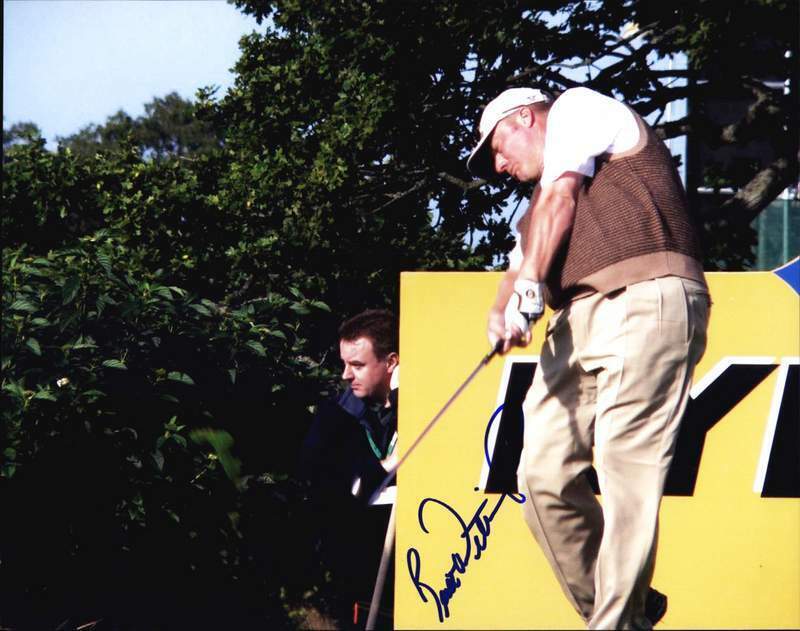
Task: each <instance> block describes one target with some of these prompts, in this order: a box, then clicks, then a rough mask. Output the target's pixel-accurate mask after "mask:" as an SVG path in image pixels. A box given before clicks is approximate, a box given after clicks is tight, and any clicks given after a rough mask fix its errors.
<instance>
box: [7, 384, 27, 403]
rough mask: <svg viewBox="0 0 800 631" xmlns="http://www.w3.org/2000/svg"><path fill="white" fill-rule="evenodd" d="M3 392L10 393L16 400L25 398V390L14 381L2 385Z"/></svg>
mask: <svg viewBox="0 0 800 631" xmlns="http://www.w3.org/2000/svg"><path fill="white" fill-rule="evenodd" d="M3 390H5V391H6V392H10V393H11V394H13V395H15V396H16V397H17V398H18V399H24V398H25V389H24V388H23V387H22V386H21V385H19V384H18V383H16V382H14V381H9V382H8V383H6V384H4V385H3Z"/></svg>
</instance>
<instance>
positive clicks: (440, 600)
mask: <svg viewBox="0 0 800 631" xmlns="http://www.w3.org/2000/svg"><path fill="white" fill-rule="evenodd" d="M502 409H503V406H502V405H500V407H498V408H497V409H496V410H495V411H494V413H493V414H492V418H490V419H489V424H488V425H487V426H486V433H485V434H484V441H483V448H484V453H485V456H486V462H487V463H488V464H489V466H491V464H492V460H491V457H490V456H489V431H490V429H491V427H492V423H493V422H494V420H495V418H496V417H497V415H498V414H499V413H500V412H501V411H502ZM476 490H477V489H476ZM506 497H509V498H511V500H512V501H514V502H516V503H517V504H524V503H525V496H524V495H523V494H522V493H503V494H502V495H501V496H500V499H498V500H497V502H496V503H495V505H494V507H493V508H492V509H491V512H490V513H489V514H488V515H487V514H484V508H486V504H487V503H488V501H489V500H488V499H485V500H483V501H482V502H481V503H480V504H479V505H478V508H477V509H476V510H475V512H474V513H473V515H472V518H471V519H470V520H469V522H466V521H464V519H463V518H462V517H461V515H459V514H458V511H456V510H455V509H454V508H453V507H452V506H450V505H449V504H447V503H445V502H443V501H442V500H438V499H436V498H433V497H426V498H425V499H424V500H422V501H421V502H420V504H419V510H418V512H417V519H418V520H419V525H420V527H421V528H422V531H423V532H424V533H426V534H429V532H430V531H429V530H428V528H427V527H426V526H425V517H424V514H425V508H426V507H428V506H429V505H433V506H438V507H440V508H441V509H442V510H444V511H446V512H447V513H449V514H450V515H452V517H453V519H455V520H456V522H458V525H459V526H460V528H461V533H460V535H459V536H460V537H461V538H462V539H463V540H464V549H463V552H462V551H459V552H453V553H452V554H451V555H450V558H451V559H452V565H451V566H450V569H449V570H448V571H447V572H445V573H444V587H443V588H442V589H438V590H437V589H435V588H434V587H431V586H430V585H429V584H428V583H425V582H423V581H422V579H421V578H420V576H421V571H422V568H421V565H422V560H421V559H420V556H419V552H418V551H417V549H416V548H409V549H408V553H407V554H406V564H407V565H408V573H409V576H410V577H411V582H412V583H413V584H414V587H415V588H416V590H417V593H418V594H419V597H420V598H421V599H422V602H424V603H427V602H428V597H430V598H431V599H433V602H434V603H435V604H436V613H437V615H438V617H439V622H444V619H445V618H449V617H450V601H451V600H452V599H453V596H454V595H455V593H456V590H457V589H458V588H459V587H461V579H460V578H458V577H457V576H456V575H457V574H460V575H462V576H463V575H464V574H466V573H467V567H468V565H469V562H470V561H472V560H474V561H477V560H478V559H480V558H481V554H482V553H483V551H484V550H486V546H487V544H488V541H489V535H490V534H491V532H492V526H491V524H492V520H493V519H494V518H495V515H497V511H498V510H500V506H502V505H503V502H504V501H505V499H506Z"/></svg>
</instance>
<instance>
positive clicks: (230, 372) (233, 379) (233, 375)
mask: <svg viewBox="0 0 800 631" xmlns="http://www.w3.org/2000/svg"><path fill="white" fill-rule="evenodd" d="M228 375H230V378H231V383H236V369H235V368H231V369H229V370H228Z"/></svg>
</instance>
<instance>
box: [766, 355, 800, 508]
mask: <svg viewBox="0 0 800 631" xmlns="http://www.w3.org/2000/svg"><path fill="white" fill-rule="evenodd" d="M782 394H783V396H782V397H781V407H780V411H779V412H778V421H777V423H776V425H775V436H774V437H773V439H772V449H771V450H770V454H769V464H768V465H767V475H766V477H765V478H764V488H763V490H762V491H761V497H800V365H797V364H794V365H791V366H789V370H788V371H787V374H786V383H785V384H784V386H783V393H782ZM776 396H777V394H776Z"/></svg>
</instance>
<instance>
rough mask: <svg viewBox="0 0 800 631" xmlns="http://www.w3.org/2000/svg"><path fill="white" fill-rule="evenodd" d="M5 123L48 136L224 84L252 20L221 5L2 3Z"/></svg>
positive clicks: (175, 0) (111, 0)
mask: <svg viewBox="0 0 800 631" xmlns="http://www.w3.org/2000/svg"><path fill="white" fill-rule="evenodd" d="M3 11H4V20H3V125H4V127H8V126H9V125H11V124H13V123H15V122H20V121H33V122H34V123H36V124H37V125H38V126H39V127H40V129H41V130H42V133H43V135H44V137H45V138H47V140H48V146H50V147H54V146H55V142H54V141H55V139H56V136H65V135H68V134H71V133H74V132H76V131H77V130H78V129H80V128H81V127H83V126H85V125H88V124H89V123H100V122H103V121H105V119H106V118H107V117H108V116H109V115H111V114H113V113H115V112H116V111H117V110H119V109H123V110H125V111H126V112H127V113H128V114H130V115H132V116H138V115H139V114H142V113H143V112H144V107H143V106H144V104H145V103H146V102H148V101H150V100H151V99H152V98H153V97H154V96H163V95H165V94H168V93H169V92H172V91H176V92H178V93H179V94H180V95H181V96H183V97H185V98H192V97H193V96H194V93H195V91H196V90H197V89H198V88H199V87H202V86H205V85H211V84H213V85H219V86H221V89H220V93H222V92H224V89H225V88H227V87H228V86H229V85H231V83H232V81H233V74H232V73H231V72H230V69H231V68H232V67H233V65H234V64H235V63H236V60H237V59H238V57H239V48H238V41H239V38H240V37H241V36H242V35H244V34H246V33H249V32H251V31H253V30H258V31H261V32H263V30H264V27H263V26H262V27H259V26H258V25H257V24H256V22H255V20H254V19H252V18H250V17H249V16H245V15H244V14H242V13H241V12H240V11H238V10H237V9H236V8H235V7H234V6H233V5H230V4H228V3H227V2H224V1H222V0H200V1H190V0H146V1H139V0H4V1H3Z"/></svg>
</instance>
